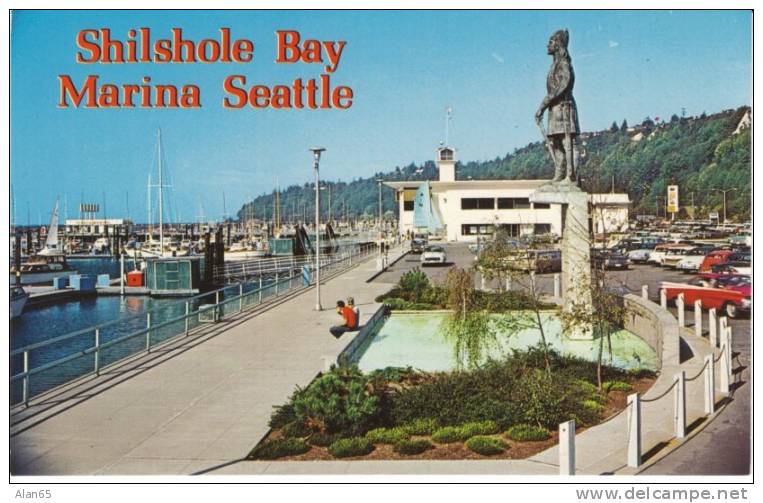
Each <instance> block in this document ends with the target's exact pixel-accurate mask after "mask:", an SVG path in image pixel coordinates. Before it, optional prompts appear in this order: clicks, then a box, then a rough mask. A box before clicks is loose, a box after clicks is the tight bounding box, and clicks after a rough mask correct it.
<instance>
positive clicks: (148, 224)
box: [146, 172, 151, 243]
mask: <svg viewBox="0 0 763 503" xmlns="http://www.w3.org/2000/svg"><path fill="white" fill-rule="evenodd" d="M146 192H147V193H148V195H147V197H146V200H147V202H148V206H147V211H148V219H146V233H147V235H146V243H148V242H149V241H151V173H150V172H149V173H148V185H146Z"/></svg>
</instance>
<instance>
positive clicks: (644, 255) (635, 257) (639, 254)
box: [628, 248, 652, 264]
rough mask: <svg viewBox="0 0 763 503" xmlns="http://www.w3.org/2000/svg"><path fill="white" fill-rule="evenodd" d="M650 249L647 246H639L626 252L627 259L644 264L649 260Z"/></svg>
mask: <svg viewBox="0 0 763 503" xmlns="http://www.w3.org/2000/svg"><path fill="white" fill-rule="evenodd" d="M650 253H652V250H651V249H649V248H639V249H638V250H631V251H629V252H628V260H630V261H631V262H632V263H634V264H644V263H646V262H647V261H648V260H649V254H650Z"/></svg>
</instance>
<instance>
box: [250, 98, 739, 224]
mask: <svg viewBox="0 0 763 503" xmlns="http://www.w3.org/2000/svg"><path fill="white" fill-rule="evenodd" d="M748 112H749V107H741V108H739V109H737V110H726V111H724V112H721V113H717V114H713V115H705V114H703V115H701V116H699V117H686V118H681V117H678V116H677V115H674V116H673V117H671V118H670V120H667V121H659V122H655V121H654V120H652V119H650V118H647V119H645V120H644V121H643V122H642V123H641V124H638V125H636V126H628V124H627V123H625V121H623V122H622V123H621V124H619V125H618V123H617V122H614V123H613V124H612V127H610V128H609V129H608V130H606V131H599V132H593V133H586V134H584V135H581V139H580V140H581V149H582V150H581V154H582V159H581V160H582V167H581V174H580V178H581V183H582V185H583V186H584V188H586V189H587V190H588V191H589V192H600V191H603V192H609V191H611V190H612V189H614V191H616V192H627V193H628V194H630V197H631V201H632V202H633V204H632V206H631V214H632V215H637V214H652V215H653V214H655V211H656V209H657V208H658V207H659V212H660V215H662V214H663V213H664V205H665V201H664V197H665V193H666V187H667V186H668V185H678V186H679V194H680V203H681V215H679V216H680V217H686V216H688V215H687V212H691V211H692V209H695V211H696V215H697V218H707V213H708V212H709V211H719V212H720V211H722V206H723V196H722V195H721V192H720V191H719V190H718V189H724V190H728V189H735V190H731V191H728V192H727V205H728V209H727V211H728V215H729V219H734V220H747V219H749V218H750V211H751V207H750V206H751V199H750V196H751V182H752V180H751V131H750V128H749V127H743V128H739V129H738V126H739V123H740V121H741V120H742V118H743V117H745V114H746V113H748ZM456 173H457V174H456V176H457V178H458V179H459V180H466V179H475V180H476V179H534V178H550V177H551V175H552V173H553V166H552V163H551V159H550V157H549V156H548V153H547V151H546V148H545V146H544V145H543V144H542V143H541V142H540V141H539V142H535V143H532V144H530V145H527V146H525V147H522V148H518V149H515V150H514V151H513V152H511V153H508V154H506V155H505V156H504V157H497V158H495V159H493V160H490V161H481V162H476V161H471V162H459V163H458V164H457V169H456ZM377 178H383V179H384V180H427V179H429V180H437V169H436V166H435V163H434V162H433V161H427V162H426V163H424V164H423V165H415V164H409V165H408V166H405V167H400V166H398V167H395V168H394V169H391V170H390V172H388V173H377V174H376V175H375V176H374V177H372V178H363V179H358V180H355V181H351V182H330V181H327V182H326V183H327V184H328V185H330V187H331V216H332V218H333V219H339V218H343V217H344V216H345V214H346V215H347V216H348V217H350V218H357V217H363V216H364V215H365V216H366V217H367V218H374V217H375V216H376V215H377V214H378V186H377V183H376V181H375V180H376V179H377ZM382 195H383V207H384V211H385V212H387V211H395V210H396V207H395V203H394V194H393V192H392V190H391V189H389V188H384V189H383V190H382ZM321 197H322V202H321V206H322V208H321V213H322V218H324V219H325V218H327V217H328V204H327V203H328V189H325V190H323V191H322V192H321ZM280 200H281V219H282V220H284V221H286V220H289V219H291V218H292V215H294V216H296V218H298V219H302V215H305V214H306V215H307V216H308V219H310V220H312V215H314V212H315V206H314V204H315V192H314V188H313V187H312V186H311V184H305V185H304V186H301V187H300V186H292V187H289V188H288V189H285V190H282V191H281V195H280ZM252 204H254V215H255V217H256V218H268V219H269V218H272V215H273V207H274V205H273V194H272V193H271V194H263V195H261V196H259V197H257V198H256V199H255V200H254V201H253V203H248V204H247V205H245V206H244V207H242V208H241V210H239V212H238V216H239V218H245V217H246V216H247V215H251V214H252V213H251V211H252V206H251V205H252Z"/></svg>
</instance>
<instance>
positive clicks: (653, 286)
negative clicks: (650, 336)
mask: <svg viewBox="0 0 763 503" xmlns="http://www.w3.org/2000/svg"><path fill="white" fill-rule="evenodd" d="M442 245H443V246H444V247H445V250H446V252H447V257H448V263H447V264H446V265H445V266H428V267H422V268H421V269H422V270H424V271H425V272H426V273H427V275H428V276H429V278H430V279H431V280H432V281H434V282H441V281H443V280H444V278H445V276H446V274H447V272H448V270H449V269H450V268H451V267H461V268H465V269H470V268H472V267H473V266H474V263H475V261H474V254H473V253H471V252H470V251H469V249H468V247H467V245H466V244H464V243H442ZM420 266H421V264H420V260H419V255H411V254H409V255H406V256H405V257H403V258H402V259H401V260H400V261H398V262H397V263H396V264H394V265H392V266H390V268H389V270H388V271H386V272H384V273H383V274H381V275H380V276H379V278H378V281H384V282H390V283H396V282H397V281H398V280H399V279H400V276H402V275H403V274H404V273H405V272H407V271H410V270H412V269H413V268H415V267H420ZM553 276H554V275H553V274H538V275H537V279H538V281H537V284H538V285H539V288H540V289H541V290H542V291H543V292H545V293H549V294H552V293H553ZM693 276H694V275H692V274H685V273H683V272H678V271H675V270H672V269H667V268H662V267H657V266H652V265H641V264H634V265H631V266H630V268H629V269H628V270H624V271H607V273H606V280H607V282H608V283H609V284H611V285H623V286H625V287H627V288H628V289H629V290H630V291H631V293H634V294H636V295H640V294H641V287H642V285H648V286H649V296H650V298H651V299H652V300H654V301H655V302H659V286H660V282H662V281H670V282H676V283H683V282H686V281H689V280H690V279H691V278H692V277H693ZM481 283H482V280H481V278H480V276H479V273H475V286H477V287H479V286H480V285H481ZM486 286H487V287H488V288H495V287H497V286H498V285H497V282H495V281H493V282H489V281H486ZM670 310H671V311H672V312H673V314H675V308H672V307H671V308H670ZM728 321H729V326H731V327H732V328H733V333H734V340H733V353H734V362H735V363H734V366H735V367H736V369H737V373H736V375H735V383H736V384H735V385H734V392H733V397H732V400H731V401H730V402H729V404H728V406H727V408H726V409H725V410H724V412H723V415H722V417H719V418H718V419H717V420H716V421H714V422H713V423H711V424H710V425H709V426H708V427H707V428H706V429H705V430H703V431H702V432H701V433H699V434H698V435H697V436H695V437H693V438H692V439H691V440H689V441H688V442H687V443H686V444H685V445H684V446H682V447H681V448H680V449H678V450H676V451H675V452H673V453H671V454H670V455H669V456H667V457H665V458H663V459H662V460H660V461H659V462H657V463H656V464H655V465H653V466H652V467H650V468H649V470H647V472H648V473H651V474H666V475H668V474H676V475H678V474H683V475H690V474H710V473H712V474H718V475H731V474H746V473H748V472H749V469H750V438H751V437H750V417H751V416H750V386H745V384H747V383H748V382H749V381H750V375H751V367H750V354H751V339H752V328H751V327H752V320H751V318H739V319H730V320H728ZM686 323H687V326H689V327H691V326H692V325H693V323H694V315H693V311H692V309H691V306H687V314H686ZM702 324H703V327H705V331H704V333H705V336H707V326H708V317H707V314H705V315H704V317H703V321H702ZM718 445H723V446H724V448H723V449H718ZM720 457H722V458H723V459H720Z"/></svg>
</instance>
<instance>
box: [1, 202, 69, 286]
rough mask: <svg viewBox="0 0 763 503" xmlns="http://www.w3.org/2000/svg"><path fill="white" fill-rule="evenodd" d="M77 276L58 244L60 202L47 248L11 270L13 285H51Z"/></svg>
mask: <svg viewBox="0 0 763 503" xmlns="http://www.w3.org/2000/svg"><path fill="white" fill-rule="evenodd" d="M72 274H77V271H76V270H75V269H72V268H71V267H70V266H69V264H68V263H67V262H66V255H64V252H63V249H62V248H61V247H60V246H59V243H58V200H56V205H55V206H54V207H53V214H52V215H51V217H50V226H48V234H47V237H46V238H45V247H44V248H43V249H42V250H40V251H39V253H37V255H34V256H32V257H30V258H29V260H27V261H26V262H24V263H23V264H21V267H20V268H19V269H18V270H16V269H15V268H11V280H10V281H11V285H19V284H20V285H34V284H39V283H51V282H52V281H53V280H54V279H56V278H61V277H66V276H70V275H72Z"/></svg>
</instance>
